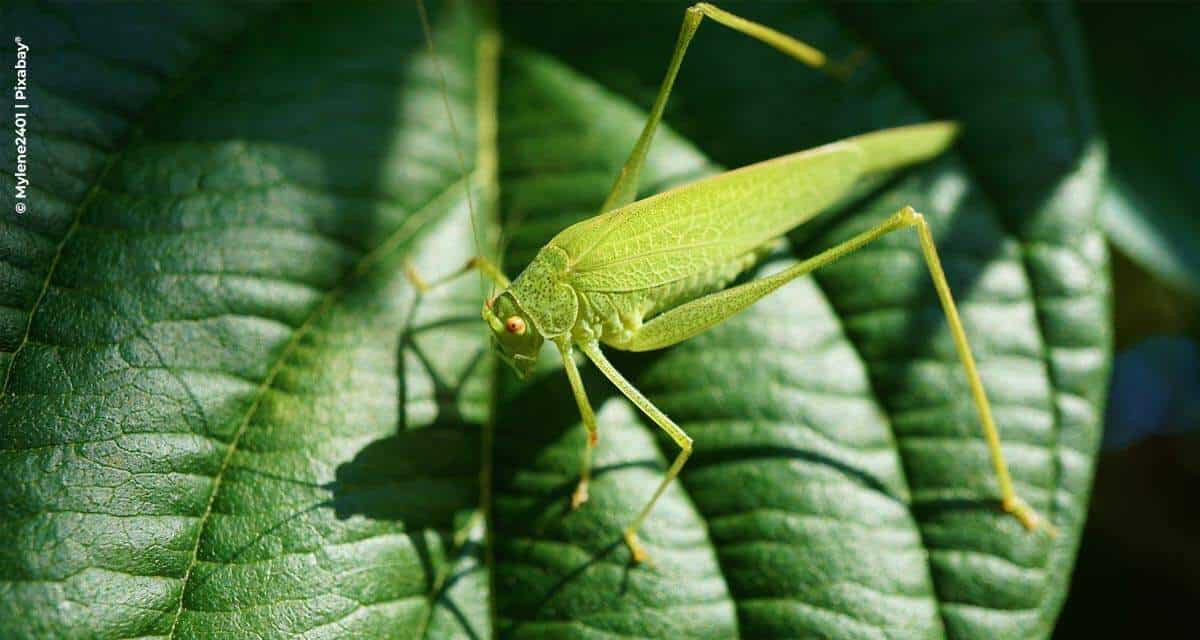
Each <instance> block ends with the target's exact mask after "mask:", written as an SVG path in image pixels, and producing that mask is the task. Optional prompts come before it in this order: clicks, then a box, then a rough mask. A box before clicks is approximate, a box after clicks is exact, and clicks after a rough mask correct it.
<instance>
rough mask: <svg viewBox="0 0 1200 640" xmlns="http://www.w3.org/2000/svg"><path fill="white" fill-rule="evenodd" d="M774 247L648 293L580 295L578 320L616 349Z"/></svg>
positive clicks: (717, 288) (716, 288) (721, 286)
mask: <svg viewBox="0 0 1200 640" xmlns="http://www.w3.org/2000/svg"><path fill="white" fill-rule="evenodd" d="M775 246H776V243H775V242H774V241H772V242H770V243H768V244H767V245H764V246H763V247H760V248H758V249H756V250H754V251H751V252H749V253H745V254H743V255H741V256H738V257H737V258H734V259H733V260H730V261H728V262H725V263H723V264H720V265H716V266H714V267H710V268H708V269H705V270H703V271H701V272H698V273H695V274H693V275H691V276H688V277H687V278H683V279H681V280H676V281H674V282H668V283H666V284H662V285H659V286H656V287H652V288H650V289H643V290H640V291H618V292H614V291H601V292H596V291H589V292H583V293H580V295H579V298H580V303H581V304H580V307H581V308H580V311H581V313H580V317H581V318H582V319H583V321H584V322H586V323H587V325H588V326H589V328H590V329H591V331H592V332H593V333H594V334H595V335H597V337H598V338H599V339H600V341H601V342H604V343H605V344H608V345H610V346H613V347H616V348H618V349H620V348H622V345H623V344H625V343H627V342H628V341H629V340H630V339H631V338H632V337H633V335H634V334H635V333H636V332H637V331H638V329H640V328H641V326H642V324H643V323H645V322H646V321H648V320H650V319H652V318H653V317H654V316H656V315H658V314H660V313H663V312H664V311H668V310H670V309H673V308H674V307H676V306H679V305H681V304H683V303H685V302H688V301H689V300H694V299H696V298H699V297H701V296H704V295H708V294H710V293H714V292H716V291H720V290H721V289H724V288H725V286H726V285H728V284H729V283H730V282H732V281H733V280H734V279H735V278H737V277H738V275H740V274H741V273H742V272H743V271H745V270H746V269H749V268H750V267H752V266H754V265H755V264H757V263H758V261H759V260H761V259H762V258H763V257H764V256H765V255H767V254H768V253H770V252H771V251H772V250H773V249H774V247H775Z"/></svg>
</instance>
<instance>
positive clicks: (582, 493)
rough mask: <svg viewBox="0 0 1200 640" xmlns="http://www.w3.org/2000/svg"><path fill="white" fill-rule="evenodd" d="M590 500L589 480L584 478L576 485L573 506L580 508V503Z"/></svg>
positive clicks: (572, 498)
mask: <svg viewBox="0 0 1200 640" xmlns="http://www.w3.org/2000/svg"><path fill="white" fill-rule="evenodd" d="M587 501H588V481H587V478H583V479H582V480H580V481H579V484H577V485H575V492H574V493H572V494H571V508H572V509H578V508H579V507H580V505H582V504H583V503H585V502H587Z"/></svg>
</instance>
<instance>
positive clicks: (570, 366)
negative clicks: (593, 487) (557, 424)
mask: <svg viewBox="0 0 1200 640" xmlns="http://www.w3.org/2000/svg"><path fill="white" fill-rule="evenodd" d="M554 344H555V345H556V346H557V347H558V352H559V353H560V354H562V360H563V368H564V369H566V370H567V379H568V380H570V381H571V393H572V394H574V396H575V404H577V405H579V415H580V417H581V418H583V426H584V427H585V428H586V429H587V433H588V439H587V447H586V448H585V449H584V450H583V462H582V467H581V471H580V473H579V484H578V485H576V486H575V491H574V493H572V494H571V508H572V509H578V508H579V505H581V504H583V503H585V502H587V499H588V483H589V482H591V479H592V458H593V456H594V454H595V451H596V442H598V441H599V436H598V432H597V431H596V412H595V411H592V403H590V402H588V397H587V391H586V390H585V389H584V388H583V380H582V379H580V377H579V369H578V368H577V367H576V366H575V358H573V357H572V356H571V342H570V340H566V339H563V340H555V341H554Z"/></svg>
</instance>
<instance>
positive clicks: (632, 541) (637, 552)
mask: <svg viewBox="0 0 1200 640" xmlns="http://www.w3.org/2000/svg"><path fill="white" fill-rule="evenodd" d="M625 545H626V546H628V547H629V552H630V553H632V554H633V561H634V562H637V563H639V564H641V563H643V562H647V561H649V560H650V556H649V555H647V554H646V550H645V549H644V548H643V547H642V543H641V542H639V541H638V537H637V532H636V531H632V530H629V529H626V530H625Z"/></svg>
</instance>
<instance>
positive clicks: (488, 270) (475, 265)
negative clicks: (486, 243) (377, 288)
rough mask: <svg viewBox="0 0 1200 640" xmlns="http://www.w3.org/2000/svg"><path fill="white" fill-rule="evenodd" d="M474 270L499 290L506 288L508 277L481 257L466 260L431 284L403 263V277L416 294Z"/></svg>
mask: <svg viewBox="0 0 1200 640" xmlns="http://www.w3.org/2000/svg"><path fill="white" fill-rule="evenodd" d="M475 269H478V270H479V271H480V272H481V273H483V275H485V276H487V277H488V279H489V280H491V281H492V283H494V284H495V285H496V286H497V287H500V288H501V289H507V288H508V285H509V281H508V277H506V276H505V275H504V272H503V271H500V267H497V266H496V265H495V263H493V262H492V261H491V260H488V259H487V258H484V257H482V256H476V257H474V258H471V259H470V260H467V263H466V264H465V265H463V266H462V267H460V268H458V269H457V270H455V271H453V272H451V273H449V274H446V275H444V276H442V277H440V278H438V279H437V280H434V281H432V282H429V281H427V280H425V279H424V278H422V277H421V274H420V273H418V272H417V270H416V268H414V267H413V266H412V265H411V264H408V263H407V262H405V264H404V277H406V278H408V281H409V282H411V283H412V285H413V287H415V288H416V289H417V291H418V292H420V293H427V292H428V291H430V290H431V289H436V288H437V287H440V286H442V285H444V284H446V283H448V282H452V281H453V280H454V279H455V278H458V277H459V276H461V275H463V274H465V273H468V272H470V271H473V270H475Z"/></svg>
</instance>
